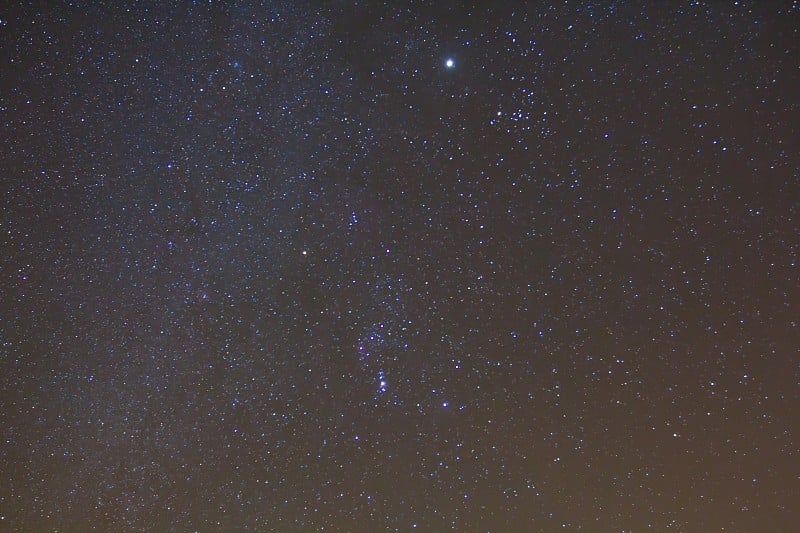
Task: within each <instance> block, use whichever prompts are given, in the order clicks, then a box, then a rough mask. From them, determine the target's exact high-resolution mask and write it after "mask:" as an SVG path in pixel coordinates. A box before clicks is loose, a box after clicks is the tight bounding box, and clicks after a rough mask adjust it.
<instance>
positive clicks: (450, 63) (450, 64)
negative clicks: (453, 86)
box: [444, 58, 456, 68]
mask: <svg viewBox="0 0 800 533" xmlns="http://www.w3.org/2000/svg"><path fill="white" fill-rule="evenodd" d="M444 66H446V67H447V68H453V67H454V66H456V62H455V61H453V59H452V58H448V59H447V61H445V62H444Z"/></svg>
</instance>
